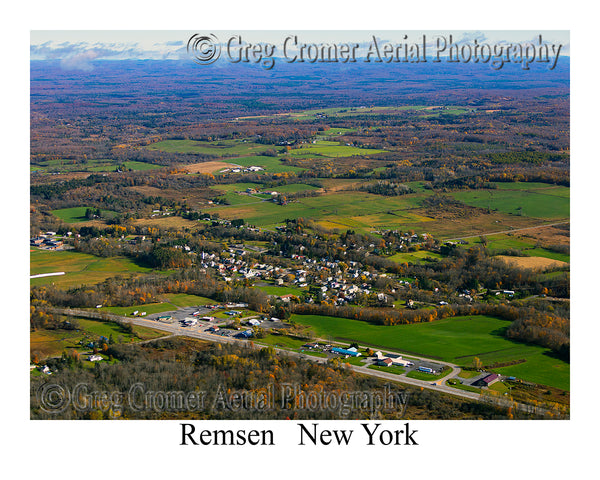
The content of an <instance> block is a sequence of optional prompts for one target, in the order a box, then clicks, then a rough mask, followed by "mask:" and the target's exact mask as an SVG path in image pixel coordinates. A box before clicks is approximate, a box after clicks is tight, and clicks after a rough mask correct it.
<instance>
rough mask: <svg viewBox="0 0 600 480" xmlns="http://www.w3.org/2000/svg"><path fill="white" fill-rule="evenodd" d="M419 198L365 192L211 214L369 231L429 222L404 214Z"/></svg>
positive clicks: (224, 209)
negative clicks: (299, 220) (326, 223)
mask: <svg viewBox="0 0 600 480" xmlns="http://www.w3.org/2000/svg"><path fill="white" fill-rule="evenodd" d="M244 198H247V197H244ZM421 198H422V195H419V194H415V195H404V196H402V197H382V196H380V195H373V194H370V193H366V192H352V193H349V192H335V193H330V194H328V195H319V196H317V197H306V198H301V199H299V200H297V201H293V202H290V203H288V204H287V205H283V206H282V205H277V204H275V203H273V202H257V203H256V204H254V205H243V206H238V205H235V206H218V207H214V208H213V209H212V210H210V211H211V212H212V211H216V212H218V213H219V215H221V217H223V218H227V219H233V218H244V219H245V220H246V222H247V223H249V224H251V225H257V226H262V227H270V226H274V225H278V224H280V223H281V222H282V221H283V220H285V219H286V218H298V217H304V218H310V219H313V220H321V219H326V220H327V221H329V222H334V223H335V224H336V225H335V226H334V225H332V226H331V227H328V228H342V229H347V228H355V229H358V230H361V231H369V230H371V229H372V228H373V227H374V226H377V227H382V228H383V226H393V225H395V226H396V227H397V226H398V225H402V224H414V223H418V222H420V221H428V220H430V219H428V218H426V217H422V216H420V215H417V214H415V213H412V212H407V211H406V210H410V209H413V208H416V207H417V206H418V202H419V201H420V199H421ZM248 203H249V202H248Z"/></svg>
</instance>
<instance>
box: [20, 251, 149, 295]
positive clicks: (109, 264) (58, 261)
mask: <svg viewBox="0 0 600 480" xmlns="http://www.w3.org/2000/svg"><path fill="white" fill-rule="evenodd" d="M29 262H30V275H36V274H40V273H53V272H65V275H60V276H55V277H42V278H33V279H31V280H30V283H31V285H48V284H52V283H53V284H55V285H57V286H60V287H73V286H77V285H92V284H95V283H98V282H101V281H103V280H105V279H107V278H109V277H114V276H115V275H131V274H136V273H146V272H150V271H151V269H150V268H146V267H140V266H139V265H137V264H135V263H134V262H133V261H132V260H130V259H129V258H125V257H106V258H103V257H96V256H94V255H88V254H87V253H80V252H74V251H70V250H66V251H49V250H40V249H38V248H31V249H30V254H29Z"/></svg>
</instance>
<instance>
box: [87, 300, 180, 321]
mask: <svg viewBox="0 0 600 480" xmlns="http://www.w3.org/2000/svg"><path fill="white" fill-rule="evenodd" d="M136 310H137V311H138V312H140V313H141V312H146V314H147V315H151V314H153V313H162V312H172V311H173V310H177V308H176V307H174V306H173V305H172V304H171V303H166V302H160V303H146V304H144V305H133V306H131V307H102V308H97V309H95V311H97V312H109V313H114V314H115V315H121V316H123V317H133V312H135V311H136Z"/></svg>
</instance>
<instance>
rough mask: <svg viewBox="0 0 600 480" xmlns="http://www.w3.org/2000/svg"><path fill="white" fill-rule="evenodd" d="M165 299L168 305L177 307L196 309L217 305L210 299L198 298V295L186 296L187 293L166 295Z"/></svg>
mask: <svg viewBox="0 0 600 480" xmlns="http://www.w3.org/2000/svg"><path fill="white" fill-rule="evenodd" d="M167 299H168V301H169V302H170V303H173V304H174V305H177V306H178V307H196V306H199V305H213V304H215V303H217V302H215V301H214V300H211V299H210V298H206V297H200V296H198V295H188V294H187V293H177V294H171V295H167Z"/></svg>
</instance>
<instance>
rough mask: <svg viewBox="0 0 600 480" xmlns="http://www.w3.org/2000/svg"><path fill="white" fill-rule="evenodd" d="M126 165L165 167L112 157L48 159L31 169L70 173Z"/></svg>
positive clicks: (134, 168)
mask: <svg viewBox="0 0 600 480" xmlns="http://www.w3.org/2000/svg"><path fill="white" fill-rule="evenodd" d="M121 165H123V166H125V168H126V169H129V170H140V171H144V170H153V169H157V168H163V165H155V164H152V163H146V162H138V161H135V160H127V161H125V162H119V161H116V160H110V159H106V158H104V159H89V160H87V161H86V162H85V163H77V162H75V161H73V160H65V159H57V160H46V161H44V162H41V163H39V164H35V165H31V166H30V171H32V172H35V171H37V172H41V173H68V172H114V171H116V169H117V167H119V166H121Z"/></svg>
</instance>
